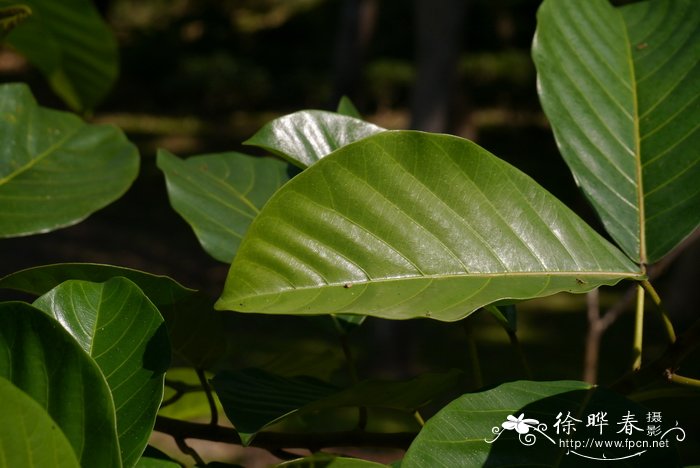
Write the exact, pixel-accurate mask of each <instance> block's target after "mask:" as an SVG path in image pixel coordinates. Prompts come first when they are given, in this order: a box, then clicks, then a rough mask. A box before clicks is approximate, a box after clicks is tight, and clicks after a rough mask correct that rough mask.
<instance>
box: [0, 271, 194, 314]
mask: <svg viewBox="0 0 700 468" xmlns="http://www.w3.org/2000/svg"><path fill="white" fill-rule="evenodd" d="M115 276H123V277H124V278H128V279H129V280H131V281H133V282H134V283H136V284H137V285H138V287H139V288H140V289H141V290H142V291H143V293H144V294H145V295H146V296H148V298H149V299H150V300H151V302H153V303H154V304H155V305H157V306H159V307H160V306H165V305H170V304H173V303H177V302H178V301H181V300H184V299H186V298H188V297H190V296H191V295H193V294H194V292H195V291H194V290H192V289H189V288H186V287H184V286H182V285H181V284H179V283H178V282H176V281H175V280H173V279H172V278H169V277H167V276H160V275H154V274H151V273H146V272H143V271H139V270H133V269H131V268H125V267H119V266H113V265H100V264H97V263H58V264H55V265H42V266H38V267H33V268H27V269H26V270H21V271H17V272H15V273H11V274H9V275H7V276H5V277H3V278H0V288H6V289H15V290H17V291H23V292H26V293H30V294H34V295H35V296H41V295H42V294H44V293H47V292H49V291H50V290H52V289H53V288H55V287H56V286H58V285H59V284H61V283H63V282H64V281H68V280H84V281H92V282H96V283H98V282H104V281H107V280H109V279H111V278H114V277H115Z"/></svg>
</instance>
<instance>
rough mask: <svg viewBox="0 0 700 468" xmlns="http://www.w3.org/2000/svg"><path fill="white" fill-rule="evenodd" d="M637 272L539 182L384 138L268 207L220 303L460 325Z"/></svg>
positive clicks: (393, 135)
mask: <svg viewBox="0 0 700 468" xmlns="http://www.w3.org/2000/svg"><path fill="white" fill-rule="evenodd" d="M638 276H639V273H638V267H637V266H636V265H635V264H633V263H632V262H631V261H629V259H627V258H626V257H625V256H624V254H623V253H622V252H620V251H619V250H618V249H617V248H615V247H614V246H613V245H611V244H610V243H609V242H607V241H606V240H604V239H603V238H602V237H601V236H600V235H598V234H597V233H595V232H594V231H593V230H592V229H591V228H590V227H589V226H588V225H586V224H585V223H584V222H583V221H582V220H581V219H580V218H579V217H578V216H576V215H575V214H574V213H573V212H571V211H570V210H569V209H568V208H566V207H565V206H564V205H563V204H562V203H561V202H559V201H558V200H557V199H556V198H554V197H553V196H552V195H551V194H549V193H548V192H546V191H545V190H544V189H543V188H542V187H540V186H539V185H537V183H535V182H534V181H533V180H532V179H530V178H529V177H528V176H526V175H525V174H523V173H521V172H520V171H518V170H517V169H515V168H514V167H512V166H510V165H509V164H507V163H505V162H504V161H501V160H500V159H498V158H496V157H495V156H493V155H491V154H490V153H488V152H487V151H486V150H484V149H483V148H480V147H479V146H477V145H475V144H474V143H471V142H469V141H467V140H463V139H460V138H457V137H452V136H447V135H434V134H425V133H421V132H410V131H397V132H383V133H380V134H378V135H375V136H372V137H369V138H367V139H364V140H362V141H359V142H356V143H354V144H351V145H348V146H345V147H343V148H341V149H340V150H338V151H336V152H335V153H333V154H332V155H331V156H329V157H327V158H324V159H323V160H321V161H319V162H318V163H317V164H315V165H314V166H312V167H310V168H309V169H307V170H306V171H304V172H303V173H301V174H300V175H298V176H297V177H295V178H294V179H293V180H292V181H290V182H289V183H288V184H287V185H285V186H284V187H283V188H282V189H280V190H279V191H278V192H277V193H276V194H275V195H274V196H273V198H272V199H271V200H270V202H268V204H267V205H266V206H265V208H264V210H263V211H262V213H261V214H260V215H259V216H258V217H257V218H256V220H255V221H254V222H253V224H252V225H251V227H250V229H249V231H248V234H247V237H246V238H245V239H244V241H243V243H242V245H241V247H240V249H239V252H238V255H237V256H236V258H235V259H234V262H233V265H232V267H231V270H230V272H229V276H228V279H227V282H226V286H225V288H224V292H223V295H222V297H221V298H220V299H219V302H218V303H217V307H218V308H221V309H228V310H237V311H241V312H261V313H277V314H280V313H284V314H323V313H354V314H366V315H372V316H378V317H386V318H395V319H403V318H412V317H419V316H423V317H432V318H436V319H439V320H445V321H452V320H458V319H460V318H462V317H464V316H466V315H468V314H469V313H471V312H472V311H474V310H476V309H477V308H479V307H481V306H483V305H486V304H490V303H493V302H495V301H499V300H501V299H510V300H519V299H528V298H533V297H541V296H546V295H549V294H553V293H555V292H559V291H570V292H579V293H580V292H586V291H589V290H591V289H593V288H595V287H597V286H599V285H602V284H615V283H617V282H618V281H620V280H621V279H624V278H635V277H638Z"/></svg>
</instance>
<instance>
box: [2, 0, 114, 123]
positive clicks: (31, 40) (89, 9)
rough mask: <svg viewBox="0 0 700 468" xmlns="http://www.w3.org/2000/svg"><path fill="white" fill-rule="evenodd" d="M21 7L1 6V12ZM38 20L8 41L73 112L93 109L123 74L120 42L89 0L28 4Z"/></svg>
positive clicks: (6, 0) (8, 0) (7, 1)
mask: <svg viewBox="0 0 700 468" xmlns="http://www.w3.org/2000/svg"><path fill="white" fill-rule="evenodd" d="M15 3H17V2H14V1H12V0H0V6H6V5H12V4H15ZM21 3H22V4H24V5H26V6H28V7H30V8H31V10H32V15H31V16H30V17H29V18H27V20H26V21H25V22H24V23H23V24H21V25H20V26H19V27H18V28H16V29H14V30H13V31H12V33H11V34H10V35H8V36H7V41H8V43H10V44H11V45H12V46H13V47H14V48H16V49H17V50H18V51H19V52H20V53H22V54H23V55H24V56H26V57H27V58H28V59H29V61H30V62H32V63H33V64H34V65H35V66H36V67H37V68H38V69H39V70H41V72H42V73H43V74H44V76H45V77H46V79H47V80H48V82H49V84H50V85H51V88H53V90H54V92H55V93H56V94H57V95H58V96H60V97H61V99H63V100H64V101H65V102H66V104H68V105H69V106H70V107H71V108H72V109H74V110H77V111H82V110H88V109H92V108H94V107H95V105H97V104H98V103H99V102H100V101H101V100H102V99H103V98H104V97H105V96H106V94H107V92H108V91H109V90H110V89H111V88H112V85H113V84H114V81H115V80H116V78H117V74H118V72H119V56H118V52H117V41H116V39H115V37H114V35H113V34H112V32H111V31H110V30H109V28H108V26H107V24H106V23H105V22H104V21H103V20H102V18H101V17H100V14H99V12H98V11H97V9H96V8H95V7H94V5H93V4H92V2H90V1H89V0H62V1H60V2H56V1H54V0H22V2H21Z"/></svg>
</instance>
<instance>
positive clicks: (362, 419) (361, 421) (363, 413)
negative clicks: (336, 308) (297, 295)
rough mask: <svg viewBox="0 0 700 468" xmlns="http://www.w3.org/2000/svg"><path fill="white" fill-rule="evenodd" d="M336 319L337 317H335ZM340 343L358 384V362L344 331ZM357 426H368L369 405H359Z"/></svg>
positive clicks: (352, 376) (353, 381)
mask: <svg viewBox="0 0 700 468" xmlns="http://www.w3.org/2000/svg"><path fill="white" fill-rule="evenodd" d="M334 319H335V317H334ZM340 345H341V346H342V348H343V354H344V355H345V361H347V363H348V371H349V373H350V380H351V381H352V383H353V385H357V384H358V383H359V382H360V379H359V378H358V376H357V364H356V363H355V358H354V357H353V355H352V349H351V348H350V343H348V336H347V335H346V334H344V333H341V334H340ZM357 410H358V416H357V427H358V428H360V429H362V430H364V429H365V428H366V427H367V407H365V406H359V407H358V408H357Z"/></svg>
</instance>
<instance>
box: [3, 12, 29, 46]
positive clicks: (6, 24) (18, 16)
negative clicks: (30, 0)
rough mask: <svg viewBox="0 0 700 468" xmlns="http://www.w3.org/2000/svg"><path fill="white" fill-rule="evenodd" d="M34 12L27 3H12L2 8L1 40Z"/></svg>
mask: <svg viewBox="0 0 700 468" xmlns="http://www.w3.org/2000/svg"><path fill="white" fill-rule="evenodd" d="M31 14H32V9H31V8H29V7H28V6H27V5H12V6H8V7H2V8H0V40H3V39H4V38H5V36H6V35H7V33H9V32H10V31H12V30H13V29H14V28H16V27H17V26H18V25H19V24H21V23H22V22H23V21H24V20H26V19H27V18H29V17H30V16H31Z"/></svg>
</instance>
